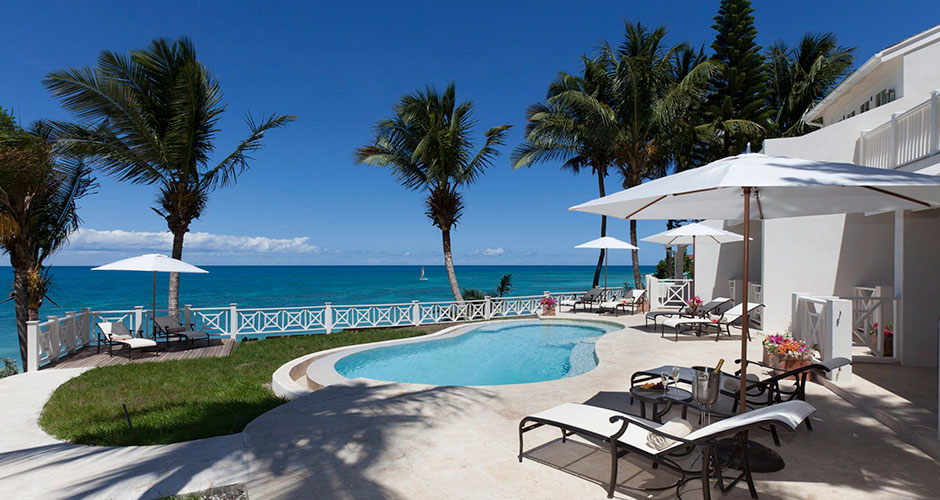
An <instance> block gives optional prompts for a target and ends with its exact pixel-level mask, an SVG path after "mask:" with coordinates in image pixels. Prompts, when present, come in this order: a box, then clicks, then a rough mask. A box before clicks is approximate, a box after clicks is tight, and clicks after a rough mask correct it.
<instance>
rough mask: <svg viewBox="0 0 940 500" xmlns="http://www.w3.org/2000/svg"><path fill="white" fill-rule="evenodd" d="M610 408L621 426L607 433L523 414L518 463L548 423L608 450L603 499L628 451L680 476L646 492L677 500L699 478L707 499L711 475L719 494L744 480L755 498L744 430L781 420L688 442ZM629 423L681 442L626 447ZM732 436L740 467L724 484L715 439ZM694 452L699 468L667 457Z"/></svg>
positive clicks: (609, 495)
mask: <svg viewBox="0 0 940 500" xmlns="http://www.w3.org/2000/svg"><path fill="white" fill-rule="evenodd" d="M679 403H680V404H687V403H683V402H679ZM804 404H805V403H804ZM807 406H808V405H807ZM810 408H812V407H810ZM610 411H611V412H613V413H616V415H614V416H611V417H610V423H612V424H613V423H616V422H618V421H619V422H621V426H620V428H619V430H617V432H616V433H614V434H613V435H610V436H605V435H602V434H598V433H596V432H592V431H589V430H586V429H583V428H580V427H577V426H575V425H572V424H568V423H565V422H558V421H553V420H547V419H542V418H539V417H535V416H532V415H530V416H526V417H524V418H523V419H522V420H521V421H520V422H519V455H518V459H519V462H520V463H521V462H522V458H523V455H524V450H525V446H524V435H525V433H526V432H529V431H531V430H534V429H537V428H539V427H542V426H544V425H548V426H550V427H556V428H558V429H560V430H561V440H562V442H563V443H564V442H566V440H567V438H568V437H569V436H572V435H581V436H583V437H586V438H588V439H593V440H598V441H601V442H602V443H604V444H606V445H607V446H608V451H609V452H610V458H611V459H610V480H609V482H608V485H607V498H613V496H614V490H615V489H616V487H617V463H618V460H619V459H620V458H621V457H623V456H625V455H627V454H628V453H634V454H635V455H638V456H641V457H643V458H645V459H647V460H649V461H650V462H652V464H651V468H652V469H656V468H657V467H665V468H667V469H669V470H671V471H673V472H675V473H676V474H679V476H680V479H679V480H678V481H676V483H675V484H671V485H668V486H665V487H657V488H650V489H649V490H650V491H655V490H665V489H670V488H673V487H675V488H676V496H677V497H678V498H680V499H681V498H682V496H681V492H680V489H681V488H682V486H683V485H684V484H685V483H687V482H689V481H692V480H695V479H700V480H701V481H702V495H703V497H704V498H705V500H710V499H711V487H710V482H711V479H712V478H714V479H716V480H717V485H718V488H719V490H720V491H721V492H722V493H725V492H727V491H728V490H730V489H731V488H733V487H734V486H735V485H736V484H737V483H738V482H740V481H741V480H742V479H744V480H745V481H746V482H747V487H748V491H749V493H750V494H751V497H752V498H755V499H756V498H757V489H756V488H755V486H754V479H753V477H752V476H751V468H750V462H749V458H748V447H747V442H748V433H749V432H750V430H751V429H754V428H758V427H760V426H761V425H767V424H773V423H774V422H780V423H785V422H783V421H782V420H779V419H773V418H765V419H762V420H760V421H757V422H750V423H748V424H745V425H741V426H736V427H732V428H730V429H726V430H723V431H719V432H715V433H711V434H708V435H706V436H702V437H700V438H698V439H696V440H694V441H692V440H688V439H685V438H682V437H679V436H674V435H671V434H667V433H665V432H662V431H660V430H658V429H657V428H655V427H653V426H652V425H649V424H651V423H652V422H649V423H645V422H643V421H641V419H639V418H637V417H634V416H632V415H626V414H622V413H619V412H616V411H614V410H610ZM814 411H815V410H814ZM806 418H808V417H806ZM527 424H528V425H527ZM630 425H634V426H637V427H640V428H641V429H643V430H645V431H648V432H652V433H655V434H658V435H660V436H663V437H665V438H667V439H671V440H673V441H676V442H678V443H681V444H679V445H676V446H673V447H669V448H666V449H665V450H663V451H662V452H661V453H658V454H652V453H649V452H647V451H645V450H642V449H640V448H637V447H635V446H630V445H629V444H628V443H624V442H621V441H619V440H618V439H619V438H620V437H621V436H622V435H623V434H624V433H625V432H626V431H627V428H628V426H630ZM786 425H789V424H786ZM732 435H733V436H735V438H736V439H737V446H738V450H739V453H740V454H741V457H742V460H741V461H742V465H743V470H742V471H741V473H740V474H739V475H738V476H737V477H735V478H733V479H731V481H730V482H729V483H728V484H725V479H726V478H725V477H724V475H723V473H722V468H721V461H720V460H719V458H718V439H719V438H722V437H727V436H732ZM695 451H699V453H700V460H701V469H700V470H692V469H685V468H684V467H682V465H680V464H679V463H678V462H676V461H675V460H674V459H673V458H671V457H675V458H682V457H687V456H689V455H690V454H691V453H694V452H695ZM713 466H714V468H713Z"/></svg>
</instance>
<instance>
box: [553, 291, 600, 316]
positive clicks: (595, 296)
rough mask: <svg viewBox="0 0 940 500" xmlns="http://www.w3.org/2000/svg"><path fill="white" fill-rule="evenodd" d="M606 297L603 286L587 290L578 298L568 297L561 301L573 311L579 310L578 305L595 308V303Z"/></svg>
mask: <svg viewBox="0 0 940 500" xmlns="http://www.w3.org/2000/svg"><path fill="white" fill-rule="evenodd" d="M603 298H604V289H603V288H601V287H594V288H592V289H590V290H588V291H586V292H584V294H583V295H581V296H580V297H578V298H577V299H566V300H563V301H561V305H563V306H568V307H571V312H577V310H578V305H582V306H584V305H586V306H588V309H589V310H593V309H594V305H595V304H598V303H600V301H601V300H602V299H603Z"/></svg>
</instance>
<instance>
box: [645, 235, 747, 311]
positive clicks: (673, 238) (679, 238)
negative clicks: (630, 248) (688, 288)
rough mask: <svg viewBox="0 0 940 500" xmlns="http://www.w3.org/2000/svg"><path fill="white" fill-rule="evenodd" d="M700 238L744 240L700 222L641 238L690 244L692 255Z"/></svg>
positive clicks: (668, 242) (720, 241)
mask: <svg viewBox="0 0 940 500" xmlns="http://www.w3.org/2000/svg"><path fill="white" fill-rule="evenodd" d="M698 238H701V239H702V240H703V241H708V242H712V243H717V244H719V245H720V244H723V243H734V242H738V241H742V240H744V236H741V235H740V234H738V233H732V232H731V231H725V230H724V229H718V228H717V227H711V226H708V225H706V224H702V223H701V222H696V223H693V224H686V225H684V226H679V227H677V228H675V229H670V230H668V231H663V232H661V233H657V234H654V235H652V236H647V237H646V238H643V241H649V242H651V243H660V244H662V245H664V246H667V247H668V246H673V245H692V255H695V246H696V240H697V239H698ZM692 296H693V297H694V296H695V267H694V266H693V267H692Z"/></svg>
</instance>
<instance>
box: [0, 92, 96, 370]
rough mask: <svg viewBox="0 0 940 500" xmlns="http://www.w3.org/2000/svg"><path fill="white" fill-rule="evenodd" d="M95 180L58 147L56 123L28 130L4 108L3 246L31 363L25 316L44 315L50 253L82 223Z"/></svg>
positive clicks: (0, 116) (0, 161)
mask: <svg viewBox="0 0 940 500" xmlns="http://www.w3.org/2000/svg"><path fill="white" fill-rule="evenodd" d="M92 182H93V180H92V179H91V178H90V177H89V171H88V169H86V168H85V166H84V164H83V163H82V162H81V161H79V160H77V159H75V158H72V157H70V156H68V155H66V154H63V152H62V150H61V149H59V148H57V147H56V144H55V142H54V136H53V135H52V129H51V128H50V127H49V126H48V124H47V123H45V122H38V123H36V124H35V125H33V127H32V128H31V130H29V131H26V130H23V129H21V128H20V127H18V126H16V125H15V122H14V121H13V119H12V117H11V116H10V115H9V114H7V113H6V112H5V111H4V110H3V108H0V246H2V248H3V250H4V251H5V252H6V253H7V254H9V255H10V265H11V266H12V267H13V300H14V304H15V305H14V307H15V310H16V331H17V337H18V339H19V346H20V356H21V358H22V360H23V368H24V370H26V369H29V368H30V367H29V366H28V357H27V348H26V341H27V339H26V322H27V321H36V320H38V319H39V308H40V307H41V306H42V303H43V300H44V299H45V297H46V292H47V291H48V287H49V268H48V267H47V266H46V264H45V262H46V259H47V258H48V257H49V256H50V255H52V254H53V253H55V252H56V251H58V250H59V249H61V248H62V247H63V246H65V245H66V244H67V243H68V236H69V233H71V232H72V231H74V230H75V229H77V228H78V224H79V222H80V221H79V218H78V213H77V207H76V201H77V200H78V199H79V198H81V197H83V196H85V195H86V194H88V193H89V191H90V189H91V188H92V186H93V184H92Z"/></svg>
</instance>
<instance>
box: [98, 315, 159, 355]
mask: <svg viewBox="0 0 940 500" xmlns="http://www.w3.org/2000/svg"><path fill="white" fill-rule="evenodd" d="M101 344H107V345H108V356H109V357H110V356H113V353H112V348H113V347H114V346H115V345H125V346H127V359H131V352H133V350H134V349H143V348H145V347H156V346H157V343H156V342H154V341H153V340H150V339H142V338H137V337H134V336H133V335H132V334H131V332H130V330H128V329H127V326H125V325H124V323H121V322H120V321H114V322H112V321H103V322H100V323H98V349H97V351H96V352H99V353H100V352H101Z"/></svg>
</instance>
